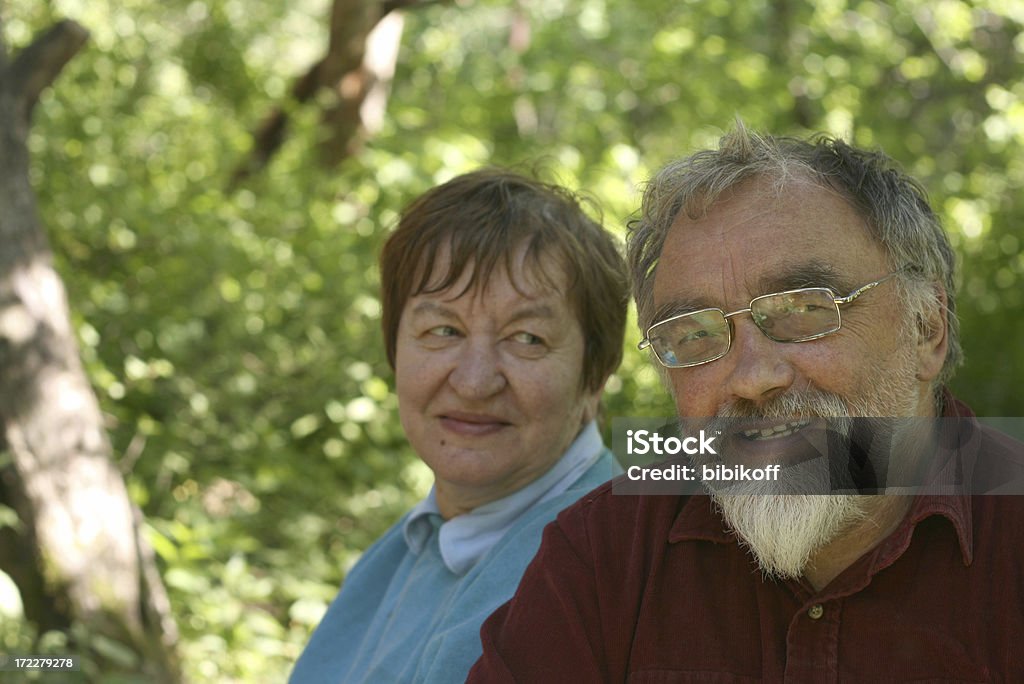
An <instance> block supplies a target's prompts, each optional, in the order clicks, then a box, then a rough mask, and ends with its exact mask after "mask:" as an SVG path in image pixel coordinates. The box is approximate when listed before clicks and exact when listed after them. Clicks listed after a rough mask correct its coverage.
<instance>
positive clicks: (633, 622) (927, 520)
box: [468, 398, 1024, 684]
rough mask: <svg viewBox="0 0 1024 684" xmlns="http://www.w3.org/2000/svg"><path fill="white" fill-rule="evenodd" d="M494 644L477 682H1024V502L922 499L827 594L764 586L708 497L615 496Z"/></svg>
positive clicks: (984, 451)
mask: <svg viewBox="0 0 1024 684" xmlns="http://www.w3.org/2000/svg"><path fill="white" fill-rule="evenodd" d="M950 399H951V398H950ZM951 404H952V405H951ZM947 407H949V408H948V409H947V414H946V415H956V414H959V415H970V414H969V410H968V409H966V407H964V406H963V405H962V404H959V402H955V400H952V401H950V402H949V403H947ZM981 446H982V448H981V449H980V453H979V456H980V457H982V458H986V459H989V458H994V459H1003V460H1005V461H1007V462H1009V463H1011V464H1018V465H1019V464H1022V463H1024V459H1022V453H1024V451H1022V449H1024V447H1022V445H1020V444H1019V443H1018V442H1014V441H1012V440H1009V439H1004V438H1001V437H1000V438H989V437H988V436H986V437H985V438H984V439H983V441H982V443H981ZM481 638H482V640H483V647H484V653H483V656H482V657H481V659H480V660H479V661H478V662H477V664H476V666H475V667H474V668H473V670H472V671H471V673H470V676H469V680H468V681H470V682H512V681H516V682H570V681H571V682H591V681H594V682H598V681H611V682H624V681H630V682H811V683H814V684H818V683H819V682H821V683H824V682H871V683H872V684H874V683H877V682H908V681H913V682H1024V497H1020V496H996V495H992V496H918V497H916V498H915V501H914V503H913V505H912V507H911V510H910V512H909V513H908V515H907V516H906V518H905V519H904V520H903V522H902V523H901V524H900V525H899V527H898V528H897V529H896V530H895V531H894V532H893V533H892V534H891V535H889V536H888V537H887V538H886V539H884V540H883V541H882V542H881V543H880V544H878V545H877V546H876V547H875V548H874V549H872V550H871V551H869V552H868V553H866V554H865V555H864V556H862V557H861V558H860V559H858V560H857V561H855V562H854V563H853V564H852V565H851V566H850V567H848V568H847V569H846V570H845V571H843V572H842V573H841V574H840V575H839V576H837V577H836V578H835V579H834V580H833V581H832V582H831V583H830V584H829V585H828V586H826V587H824V588H823V589H822V590H820V591H815V590H814V589H813V588H812V587H811V586H810V585H809V584H807V583H806V582H805V581H801V580H792V581H776V580H765V579H763V578H762V575H761V573H760V571H759V570H758V569H757V566H756V564H755V563H754V561H753V560H752V559H751V557H750V555H749V554H748V553H747V552H746V551H745V550H744V549H742V548H741V547H740V546H739V545H738V544H737V542H736V539H735V537H734V536H733V534H732V533H731V532H729V531H727V529H726V528H725V524H724V523H723V521H722V518H721V517H720V516H719V514H718V513H717V512H716V511H715V509H714V507H713V505H712V503H711V501H710V499H708V498H707V497H704V496H693V497H678V496H622V495H613V494H612V488H611V485H610V484H609V485H605V486H603V487H601V488H599V489H597V490H595V491H594V492H592V493H590V494H588V495H586V496H585V497H583V499H581V500H580V501H579V502H578V503H577V504H576V505H574V506H573V507H571V508H569V509H567V510H566V511H564V512H563V513H562V514H561V515H560V516H559V517H558V519H557V520H556V521H555V522H553V523H551V524H549V525H548V527H547V529H546V530H545V532H544V540H543V543H542V545H541V549H540V551H539V552H538V554H537V556H536V558H535V559H534V561H533V563H532V564H531V565H530V567H529V568H528V569H527V571H526V574H525V575H524V576H523V579H522V582H521V583H520V585H519V589H518V591H517V592H516V594H515V596H514V597H513V598H512V600H511V601H509V602H508V603H506V604H505V605H504V606H502V607H501V608H499V609H498V610H497V611H496V612H495V613H494V614H493V615H492V616H491V617H490V618H488V620H487V621H486V622H485V623H484V625H483V627H482V629H481Z"/></svg>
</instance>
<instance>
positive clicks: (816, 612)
mask: <svg viewBox="0 0 1024 684" xmlns="http://www.w3.org/2000/svg"><path fill="white" fill-rule="evenodd" d="M824 614H825V609H824V608H822V607H821V604H820V603H815V604H814V605H813V606H811V607H810V608H808V609H807V617H809V618H811V619H812V620H817V619H818V618H820V617H821V616H822V615H824Z"/></svg>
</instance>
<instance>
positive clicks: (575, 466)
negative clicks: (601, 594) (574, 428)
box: [402, 421, 604, 575]
mask: <svg viewBox="0 0 1024 684" xmlns="http://www.w3.org/2000/svg"><path fill="white" fill-rule="evenodd" d="M603 451H604V443H603V442H602V440H601V434H600V432H598V429H597V422H596V421H591V422H590V423H588V424H587V425H585V426H584V427H583V429H582V430H580V433H579V434H578V435H577V436H576V439H575V440H574V441H573V443H572V444H571V445H569V448H568V450H566V452H565V454H563V456H562V457H561V458H560V459H559V460H558V462H557V463H555V465H554V466H552V467H551V469H550V470H548V472H546V473H544V474H543V475H541V476H540V477H538V478H537V479H536V480H534V481H533V482H531V483H530V484H528V485H526V486H525V487H523V488H522V489H519V490H517V491H515V492H512V493H511V494H509V495H508V496H506V497H504V498H502V499H498V500H497V501H491V502H489V503H486V504H484V505H483V506H478V507H477V508H474V509H473V510H472V511H470V512H469V513H465V514H463V515H459V516H456V517H454V518H452V519H451V520H446V521H444V522H442V523H441V525H440V532H439V535H440V537H439V539H438V544H439V547H440V550H441V558H442V559H443V560H444V564H445V565H446V566H447V567H448V569H449V570H451V571H452V572H453V573H455V574H456V575H462V574H464V573H466V572H467V571H468V570H469V569H470V568H472V567H473V566H474V565H475V564H476V562H477V561H478V560H480V558H481V557H482V556H483V555H484V554H485V553H487V552H488V551H490V549H491V548H492V547H493V546H494V545H495V544H496V543H497V542H498V540H499V539H501V538H502V537H503V536H504V535H505V533H506V532H507V531H508V530H509V528H511V527H512V525H513V524H515V522H516V520H517V519H518V518H519V517H520V516H521V515H523V514H524V513H525V512H526V511H527V510H529V509H530V508H531V507H532V506H534V505H536V504H539V503H542V502H544V501H547V500H549V499H552V498H554V497H556V496H558V495H559V494H562V493H563V492H565V491H566V490H567V489H568V488H569V487H570V486H572V484H573V483H574V482H576V480H578V479H579V478H580V477H581V476H582V475H583V474H584V473H585V472H586V471H587V469H589V468H590V466H592V465H594V463H596V462H597V459H598V458H600V457H601V454H602V452H603ZM432 516H436V518H437V519H439V518H440V516H441V511H440V509H439V508H438V505H437V497H436V496H435V493H434V488H433V487H431V488H430V493H429V494H427V497H426V498H425V499H423V500H422V501H420V502H419V503H418V504H416V505H415V506H414V507H413V509H412V510H411V511H409V515H408V516H407V517H406V519H405V523H404V525H403V527H402V534H403V536H404V537H405V543H406V544H408V545H409V549H410V550H411V551H412V552H413V553H414V554H417V555H418V554H419V553H420V552H421V551H423V548H424V546H426V544H427V542H428V541H429V540H430V538H431V536H432V535H433V531H434V529H435V525H436V524H437V521H436V520H434V521H433V522H432V521H431V517H432Z"/></svg>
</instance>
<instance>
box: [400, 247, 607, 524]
mask: <svg viewBox="0 0 1024 684" xmlns="http://www.w3.org/2000/svg"><path fill="white" fill-rule="evenodd" d="M439 261H442V262H443V261H444V259H440V260H439ZM446 266H447V264H446V263H440V264H438V266H437V268H438V271H439V272H440V273H443V272H444V269H446ZM539 267H540V268H541V269H543V273H544V274H546V275H547V276H548V277H547V278H541V277H538V265H537V264H530V263H529V262H527V261H526V258H525V252H524V251H522V250H521V251H520V252H519V253H518V254H517V258H515V259H514V260H513V267H512V270H513V273H512V277H511V278H510V277H509V273H508V272H507V270H506V269H505V268H503V267H496V268H495V270H494V271H493V273H492V274H491V277H490V279H489V280H488V281H487V282H486V283H481V286H480V287H473V288H471V289H469V290H468V291H466V292H463V290H464V289H465V285H466V283H467V282H468V280H469V269H468V268H467V269H466V272H464V273H463V274H462V276H461V277H460V278H459V280H458V281H457V282H456V283H455V284H454V285H453V286H452V287H451V288H449V289H448V290H445V291H442V292H437V293H434V294H420V295H416V296H413V297H410V298H409V300H408V301H407V302H406V304H405V308H404V309H403V310H402V315H401V319H400V320H399V325H398V335H397V340H396V354H395V378H396V386H397V392H398V404H399V415H400V417H401V420H402V426H403V428H404V429H405V433H406V435H407V436H408V438H409V441H410V443H411V444H412V446H413V448H414V449H415V450H416V452H417V454H419V456H420V458H422V459H423V461H424V462H425V463H426V464H427V465H428V466H430V469H431V470H433V471H434V476H435V483H436V495H437V500H438V504H439V506H440V508H441V513H442V515H443V516H444V517H445V518H451V517H453V516H455V515H459V514H461V513H466V512H468V511H470V510H472V509H473V508H476V507H477V506H480V505H482V504H485V503H487V502H489V501H494V500H496V499H500V498H502V497H504V496H507V495H508V494H511V493H512V492H514V491H516V490H518V489H520V488H522V487H524V486H525V485H527V484H529V483H530V482H532V481H533V480H535V479H537V478H538V477H540V476H541V475H543V474H544V473H545V472H547V471H548V470H549V469H550V468H551V466H553V465H554V464H555V462H556V461H557V460H558V459H559V458H560V457H561V455H562V454H563V453H565V450H566V449H567V448H568V446H569V445H570V444H571V443H572V441H573V439H575V437H576V435H577V433H578V432H579V430H580V428H581V427H582V426H583V425H584V424H585V423H586V422H588V421H589V420H591V419H592V418H593V417H594V415H595V414H596V411H597V404H598V401H599V399H600V394H601V393H600V391H596V392H591V391H588V390H586V389H584V388H583V387H582V382H581V375H582V372H583V350H584V344H583V333H582V330H581V328H580V324H579V321H577V320H576V316H575V314H574V313H573V311H572V310H571V308H570V305H569V302H568V300H567V299H566V289H567V288H566V282H565V276H564V274H563V273H562V270H561V269H560V268H559V264H558V260H557V259H555V258H553V257H550V256H544V257H542V258H541V259H540V263H539Z"/></svg>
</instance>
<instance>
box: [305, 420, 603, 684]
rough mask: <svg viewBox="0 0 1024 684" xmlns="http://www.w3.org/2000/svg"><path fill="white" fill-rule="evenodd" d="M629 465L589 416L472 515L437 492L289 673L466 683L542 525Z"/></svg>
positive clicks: (367, 566) (379, 554)
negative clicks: (567, 440)
mask: <svg viewBox="0 0 1024 684" xmlns="http://www.w3.org/2000/svg"><path fill="white" fill-rule="evenodd" d="M620 472H621V468H619V466H618V464H617V463H616V462H615V460H614V457H613V456H612V454H611V452H610V451H608V450H607V449H606V448H605V447H604V445H603V444H602V442H601V437H600V434H599V433H598V430H597V426H596V423H590V424H589V425H587V426H586V427H585V428H584V429H583V430H582V431H581V432H580V434H579V436H577V438H576V440H575V441H574V442H573V443H572V445H571V446H570V447H569V449H568V450H567V451H566V453H565V455H563V456H562V458H561V459H559V461H558V462H557V463H556V464H555V466H554V467H552V468H551V470H549V471H548V472H547V473H545V474H544V475H543V476H541V477H540V478H538V479H537V480H534V481H533V482H532V483H530V484H529V485H527V486H526V487H524V488H523V489H520V490H519V491H517V492H514V493H512V494H511V495H509V496H507V497H505V498H503V499H499V500H498V501H492V502H490V503H488V504H485V505H484V506H480V507H479V508H476V509H474V510H473V511H471V512H470V513H467V514H465V515H460V516H457V517H455V518H452V519H451V520H449V521H444V520H443V519H442V518H441V516H440V513H439V512H438V508H437V503H436V500H435V499H434V492H433V490H431V492H430V495H428V496H427V498H426V499H424V500H423V501H421V502H420V503H419V504H418V505H417V506H415V507H414V508H413V509H412V510H411V511H410V512H409V513H407V514H406V515H405V516H404V517H403V518H402V520H400V521H399V522H398V523H397V524H396V525H395V526H394V527H392V528H391V529H390V530H388V531H387V533H385V534H384V536H383V537H381V538H380V539H379V540H378V541H377V542H376V543H375V544H374V545H373V546H371V547H370V548H369V549H368V550H367V551H366V553H364V554H363V556H362V558H360V560H359V562H358V563H357V564H356V565H355V567H354V568H352V570H351V572H349V574H348V576H347V577H346V578H345V582H344V584H343V586H342V588H341V592H340V593H339V594H338V596H337V598H336V599H335V600H334V602H333V603H332V604H331V606H330V608H329V609H328V610H327V614H326V615H325V616H324V618H323V620H322V621H321V623H320V625H319V626H318V627H317V629H316V631H315V632H314V633H313V637H312V638H311V640H310V642H309V644H308V645H307V646H306V649H305V650H304V651H303V653H302V655H301V656H300V657H299V660H298V662H297V663H296V664H295V669H294V670H293V671H292V675H291V679H290V680H289V681H290V682H291V683H292V684H307V683H309V684H313V683H316V684H324V683H329V682H373V683H374V684H376V683H377V682H389V683H390V682H396V683H397V682H462V681H464V680H465V678H466V675H467V674H468V672H469V668H470V667H471V666H472V665H473V663H474V662H475V661H476V659H477V658H478V657H479V656H480V653H481V646H480V637H479V631H480V625H481V623H482V622H483V621H484V619H485V618H486V617H487V616H488V615H490V614H491V613H492V612H493V611H494V609H495V608H497V607H498V606H500V605H501V604H502V603H504V602H505V601H507V600H508V599H510V598H511V597H512V594H513V593H514V592H515V589H516V586H517V585H518V584H519V579H520V577H521V576H522V574H523V571H524V570H525V569H526V566H527V565H528V564H529V562H530V561H531V560H532V559H533V556H534V554H535V553H536V552H537V548H538V547H539V546H540V539H541V532H542V531H543V529H544V526H545V525H546V524H547V523H548V522H550V521H551V520H553V519H554V518H555V516H556V515H557V514H558V512H559V511H561V510H562V509H563V508H565V507H566V506H568V505H569V504H571V503H573V502H575V501H576V500H577V499H578V498H579V497H580V496H582V495H583V494H585V493H586V492H588V491H590V490H591V489H594V488H595V487H597V486H598V485H600V484H602V483H603V482H605V481H607V480H608V479H610V478H611V477H612V476H613V475H617V474H618V473H620Z"/></svg>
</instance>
